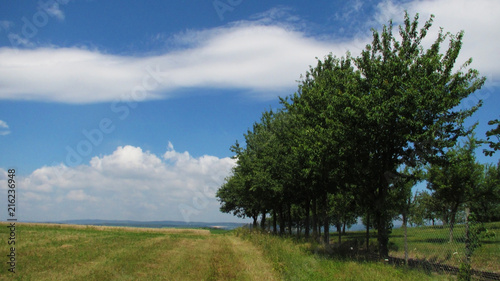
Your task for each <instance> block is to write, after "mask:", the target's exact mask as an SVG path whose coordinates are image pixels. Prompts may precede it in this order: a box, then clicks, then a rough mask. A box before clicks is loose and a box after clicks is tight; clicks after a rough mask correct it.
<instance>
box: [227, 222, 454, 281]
mask: <svg viewBox="0 0 500 281" xmlns="http://www.w3.org/2000/svg"><path fill="white" fill-rule="evenodd" d="M235 235H237V236H239V237H241V238H242V239H245V240H248V241H251V242H252V243H253V244H254V245H256V246H257V247H258V248H259V249H260V250H261V251H263V253H264V255H265V256H266V258H267V259H268V260H269V262H270V263H271V264H272V267H273V270H275V271H277V272H278V273H279V274H280V276H281V277H282V278H283V279H284V280H419V281H421V280H448V279H450V280H454V277H451V276H447V275H437V274H434V273H426V272H423V271H418V270H410V269H404V268H397V267H394V266H391V265H388V264H384V263H381V262H371V261H353V260H347V259H341V258H332V257H331V256H329V257H327V256H325V255H323V254H321V253H325V252H328V251H330V249H325V248H324V246H322V245H319V244H314V243H310V242H297V241H296V240H295V239H292V238H283V237H276V236H272V235H269V234H267V233H263V232H257V231H253V232H251V231H249V230H246V229H238V230H237V231H236V232H235Z"/></svg>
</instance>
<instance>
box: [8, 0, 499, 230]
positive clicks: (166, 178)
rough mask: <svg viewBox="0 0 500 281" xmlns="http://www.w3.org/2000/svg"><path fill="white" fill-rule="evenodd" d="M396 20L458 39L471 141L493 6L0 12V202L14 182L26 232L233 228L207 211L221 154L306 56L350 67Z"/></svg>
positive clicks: (78, 4) (490, 111)
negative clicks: (475, 79)
mask: <svg viewBox="0 0 500 281" xmlns="http://www.w3.org/2000/svg"><path fill="white" fill-rule="evenodd" d="M404 10H408V11H409V12H410V13H411V14H412V15H413V14H415V13H417V12H418V13H420V15H421V23H423V22H424V21H425V20H426V19H428V17H429V15H430V14H431V13H432V14H435V16H436V19H435V24H434V27H433V29H432V31H431V33H430V35H429V36H428V37H429V38H432V39H434V38H435V35H436V34H437V32H438V27H440V26H441V27H443V28H444V29H445V31H450V32H452V33H456V32H458V31H460V30H465V34H466V35H465V40H464V46H463V50H462V55H461V57H460V58H459V61H458V63H457V64H458V65H459V64H461V63H463V62H465V60H466V59H467V58H469V57H473V59H474V61H473V64H472V67H473V68H476V69H478V70H479V71H480V72H481V74H482V75H484V76H486V77H487V79H488V80H487V83H486V85H485V87H483V89H481V90H480V91H478V92H477V93H475V94H474V95H472V96H471V97H469V99H467V100H466V101H465V102H464V105H463V106H467V105H469V104H472V103H475V102H477V100H479V99H482V100H484V106H483V107H482V108H481V109H480V110H479V111H478V112H477V113H476V114H475V115H474V116H473V117H472V118H471V120H470V121H469V123H470V124H472V123H473V122H475V121H479V124H480V125H479V127H478V129H477V135H478V136H479V137H482V136H484V132H485V131H486V130H487V129H488V126H487V125H486V123H487V121H488V120H491V119H495V118H498V117H499V110H498V104H500V98H499V95H498V94H499V91H500V83H499V82H498V81H500V68H499V67H498V61H500V55H499V52H498V50H497V46H498V45H500V31H499V29H498V27H499V26H500V20H499V19H498V16H497V15H498V13H499V12H500V3H499V2H498V1H495V0H481V1H475V2H472V1H464V0H459V1H451V0H448V1H446V0H435V1H430V0H421V1H416V0H415V1H388V0H381V1H375V0H373V1H316V2H314V5H313V4H311V2H306V1H246V0H216V1H212V0H209V1H92V0H41V1H5V2H3V3H1V4H0V155H1V157H0V184H1V186H0V189H1V190H4V191H5V192H4V193H5V194H6V183H5V179H6V170H7V169H10V168H15V169H16V171H17V177H18V187H19V189H18V197H19V199H18V201H19V206H18V210H19V211H18V215H19V218H20V219H21V220H26V221H48V220H63V219H134V220H186V221H237V219H236V218H234V217H232V216H230V215H226V214H221V213H220V212H219V211H218V207H219V205H218V202H217V200H216V199H215V198H214V193H215V190H216V189H217V187H218V186H220V184H221V183H222V182H223V179H224V177H226V176H227V175H228V173H229V171H230V169H231V167H232V166H233V165H234V160H232V159H230V156H231V153H230V151H229V147H230V146H231V145H232V144H234V142H235V140H237V139H239V140H242V135H243V133H245V132H246V130H247V129H248V128H249V127H251V126H252V123H253V122H255V121H257V120H258V119H259V118H260V115H261V112H262V111H263V110H265V109H268V108H270V107H271V108H275V107H278V106H279V103H278V99H277V97H278V96H283V97H284V96H287V95H290V94H292V93H293V92H294V91H295V90H296V89H297V82H296V81H297V80H299V79H300V75H301V74H304V73H305V71H306V70H307V69H308V66H309V65H311V64H314V63H315V57H320V58H321V57H323V56H325V55H327V54H328V53H329V52H332V53H333V54H335V55H337V56H342V55H344V54H345V52H346V51H347V50H350V51H351V53H352V54H353V55H357V54H359V52H360V50H361V49H363V48H364V46H365V45H366V44H367V43H368V42H369V41H370V28H376V29H380V28H381V26H382V24H385V23H387V22H388V20H389V19H391V18H392V19H393V20H394V21H395V22H396V23H399V22H400V21H401V18H402V15H403V11H404ZM432 39H429V40H428V41H427V42H424V44H429V43H430V42H431V40H432ZM478 159H479V160H480V161H481V162H483V163H487V162H489V163H496V162H497V161H498V159H499V156H498V154H497V155H495V156H494V157H489V158H487V157H484V156H483V155H482V154H481V153H478ZM4 201H5V200H0V202H1V203H0V208H1V209H2V210H3V209H6V208H4V207H5V202H4ZM5 216H6V214H4V215H0V218H2V217H5Z"/></svg>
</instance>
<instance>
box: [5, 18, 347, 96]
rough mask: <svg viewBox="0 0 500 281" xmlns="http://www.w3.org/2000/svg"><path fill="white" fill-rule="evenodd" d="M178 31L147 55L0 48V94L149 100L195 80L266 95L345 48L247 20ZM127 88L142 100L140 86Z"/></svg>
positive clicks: (289, 85)
mask: <svg viewBox="0 0 500 281" xmlns="http://www.w3.org/2000/svg"><path fill="white" fill-rule="evenodd" d="M183 38H184V39H185V40H186V42H192V44H190V47H189V48H187V49H183V50H177V51H173V52H169V53H165V54H162V55H157V56H149V57H131V56H118V55H110V54H106V53H103V52H100V51H97V50H88V49H81V48H37V49H30V50H26V49H24V50H18V49H11V48H1V49H0V84H2V85H3V87H2V88H1V89H0V99H16V100H42V101H56V102H64V103H92V102H107V101H113V100H117V99H123V100H128V99H131V98H133V93H134V91H139V90H141V88H142V89H144V88H146V90H147V92H148V94H149V95H148V96H147V97H146V98H145V99H152V98H159V97H160V96H161V97H163V98H164V97H168V96H169V95H170V94H171V93H172V92H173V91H175V90H177V89H180V88H198V87H210V88H226V89H227V88H232V89H242V90H245V91H250V92H260V93H267V94H268V95H270V97H272V98H274V97H275V96H276V92H279V91H290V90H291V91H294V90H295V89H296V86H297V84H296V80H297V79H299V77H300V74H301V73H304V72H305V70H307V66H308V65H310V64H314V62H315V57H316V56H318V57H323V56H324V55H326V54H328V52H330V51H335V52H336V53H338V54H344V53H345V51H346V50H347V49H352V44H351V43H352V42H347V43H346V42H343V43H339V44H332V43H328V42H323V41H318V40H315V39H314V38H309V37H307V36H305V35H304V34H303V33H300V32H296V31H291V30H288V29H286V28H284V27H279V26H264V25H253V24H251V23H245V24H241V25H235V26H231V27H224V28H216V29H212V30H206V31H200V32H188V33H186V34H184V35H183ZM179 41H181V40H179ZM148 67H149V70H148ZM158 82H161V83H158ZM288 93H289V92H287V94H288ZM135 94H136V96H141V99H143V96H142V93H139V92H135Z"/></svg>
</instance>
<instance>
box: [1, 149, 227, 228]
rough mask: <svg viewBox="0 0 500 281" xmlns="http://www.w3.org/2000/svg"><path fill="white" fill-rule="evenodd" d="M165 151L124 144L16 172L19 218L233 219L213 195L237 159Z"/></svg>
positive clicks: (3, 180) (2, 183) (3, 177)
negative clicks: (72, 163)
mask: <svg viewBox="0 0 500 281" xmlns="http://www.w3.org/2000/svg"><path fill="white" fill-rule="evenodd" d="M168 153H169V154H168ZM166 154H168V155H169V157H166V158H168V159H163V160H162V159H161V157H158V156H156V155H154V154H152V153H150V152H149V151H143V150H142V149H141V148H140V147H133V146H124V147H118V148H117V149H116V150H115V151H114V152H113V153H112V154H109V155H104V156H101V157H94V158H92V160H91V161H90V163H88V164H86V165H80V166H76V167H67V166H65V165H63V164H61V165H59V166H50V167H42V168H39V169H37V170H35V171H34V172H33V173H31V174H30V175H28V176H26V177H22V176H20V175H18V176H17V178H18V186H19V187H20V188H19V189H18V197H19V202H23V204H22V206H20V208H21V209H20V213H22V217H23V220H35V221H51V220H64V219H85V218H96V219H98V218H102V219H131V220H179V221H183V220H186V219H188V220H190V221H218V220H222V221H224V220H226V221H234V217H232V216H230V215H224V214H221V213H220V212H219V204H218V202H217V200H216V199H215V197H214V196H215V192H216V190H217V188H218V187H219V186H220V185H221V184H222V183H223V180H224V178H225V177H226V176H228V175H229V173H230V171H231V169H232V167H233V166H234V165H235V161H234V160H233V159H231V158H218V157H214V156H208V155H205V156H202V157H198V158H194V157H192V156H191V155H190V154H189V153H188V152H183V153H181V152H177V151H175V150H173V146H172V145H170V148H169V149H168V151H167V153H166ZM5 172H6V171H4V170H2V169H0V185H1V186H2V187H5V186H7V184H6V180H7V177H6V173H5ZM183 214H184V215H183Z"/></svg>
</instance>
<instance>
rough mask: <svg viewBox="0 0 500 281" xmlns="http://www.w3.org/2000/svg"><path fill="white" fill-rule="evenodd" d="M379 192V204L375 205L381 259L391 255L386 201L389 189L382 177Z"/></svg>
mask: <svg viewBox="0 0 500 281" xmlns="http://www.w3.org/2000/svg"><path fill="white" fill-rule="evenodd" d="M379 185H380V187H379V192H378V198H377V201H378V202H377V204H376V205H375V206H376V207H375V208H376V210H375V220H376V222H377V240H378V252H379V257H380V258H381V259H385V258H387V257H388V256H389V223H390V218H389V217H388V215H387V210H386V205H387V204H386V203H387V191H388V190H387V189H388V184H387V183H385V179H384V178H382V179H381V181H380V183H379Z"/></svg>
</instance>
